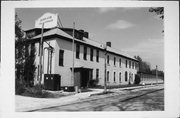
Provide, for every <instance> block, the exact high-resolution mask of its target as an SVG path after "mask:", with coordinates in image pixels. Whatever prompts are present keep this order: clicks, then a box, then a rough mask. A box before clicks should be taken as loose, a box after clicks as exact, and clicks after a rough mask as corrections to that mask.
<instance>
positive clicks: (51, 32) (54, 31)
mask: <svg viewBox="0 0 180 118" xmlns="http://www.w3.org/2000/svg"><path fill="white" fill-rule="evenodd" d="M51 35H59V36H62V37H66V38H68V39H70V40H73V37H72V36H71V35H69V34H68V33H66V32H64V31H63V30H61V29H59V28H53V29H51V30H49V31H47V32H44V33H43V37H46V36H51ZM37 38H41V34H39V35H37V36H35V37H33V38H32V39H37ZM74 40H75V41H77V42H81V43H83V44H88V45H91V46H94V47H96V48H100V49H102V50H104V45H103V44H101V43H99V42H96V41H93V40H91V39H87V38H85V37H83V40H79V39H76V38H74ZM107 51H108V52H111V53H115V54H117V55H121V56H123V57H127V58H130V59H133V60H136V61H137V59H135V58H134V57H132V56H130V55H128V54H127V53H125V52H123V51H120V50H117V49H114V48H112V47H108V46H107Z"/></svg>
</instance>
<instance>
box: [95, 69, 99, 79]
mask: <svg viewBox="0 0 180 118" xmlns="http://www.w3.org/2000/svg"><path fill="white" fill-rule="evenodd" d="M98 78H99V69H96V79H98Z"/></svg>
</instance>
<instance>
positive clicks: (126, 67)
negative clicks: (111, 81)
mask: <svg viewBox="0 0 180 118" xmlns="http://www.w3.org/2000/svg"><path fill="white" fill-rule="evenodd" d="M126 68H127V60H126Z"/></svg>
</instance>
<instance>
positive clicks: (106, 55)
mask: <svg viewBox="0 0 180 118" xmlns="http://www.w3.org/2000/svg"><path fill="white" fill-rule="evenodd" d="M40 31H41V29H38V28H35V29H31V30H28V31H26V34H27V36H28V37H30V42H31V44H32V43H34V44H35V47H36V58H35V64H36V66H37V69H36V73H35V78H34V84H37V83H38V81H39V76H40V75H39V68H40V67H39V57H40V56H39V55H40V54H39V52H40V50H39V49H40V48H39V42H40V38H41V33H40ZM73 34H74V40H73ZM88 35H89V34H88V32H85V31H84V30H76V29H75V30H74V33H73V29H71V28H58V27H55V28H51V29H45V30H44V33H43V58H42V63H43V64H42V69H43V72H42V73H43V76H42V77H43V78H42V81H41V83H42V84H43V83H44V74H59V75H60V76H61V80H60V81H61V82H60V84H61V85H60V86H61V87H74V86H79V87H87V86H88V85H89V83H90V82H91V81H92V80H96V82H97V84H98V85H101V86H104V78H105V76H104V75H105V65H106V69H107V71H106V78H107V85H108V86H117V85H125V84H133V82H134V79H135V74H136V73H137V70H138V66H137V65H138V61H137V60H136V59H135V58H133V57H131V56H129V55H128V54H126V53H124V52H121V51H118V50H116V49H113V48H112V47H111V45H108V46H104V45H103V44H100V43H98V42H96V41H94V40H92V39H89V38H88ZM73 42H74V54H73ZM73 55H74V57H73ZM73 60H74V61H73ZM105 60H106V62H105ZM73 68H74V69H73ZM73 70H74V77H73V74H72V71H73Z"/></svg>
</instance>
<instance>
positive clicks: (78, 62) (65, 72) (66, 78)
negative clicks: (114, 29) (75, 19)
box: [34, 38, 137, 86]
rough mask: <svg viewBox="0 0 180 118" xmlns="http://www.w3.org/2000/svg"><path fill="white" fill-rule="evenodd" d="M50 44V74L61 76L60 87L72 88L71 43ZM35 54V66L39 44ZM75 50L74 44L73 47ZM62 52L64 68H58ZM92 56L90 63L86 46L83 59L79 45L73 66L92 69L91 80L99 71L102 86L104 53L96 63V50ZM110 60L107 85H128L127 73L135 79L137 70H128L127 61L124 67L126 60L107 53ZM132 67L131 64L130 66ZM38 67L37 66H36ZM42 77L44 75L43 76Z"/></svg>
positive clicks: (58, 42) (53, 41)
mask: <svg viewBox="0 0 180 118" xmlns="http://www.w3.org/2000/svg"><path fill="white" fill-rule="evenodd" d="M47 42H48V43H50V45H51V46H52V47H54V49H55V50H54V53H53V56H52V57H53V58H52V74H60V75H61V86H73V85H74V81H73V80H72V79H71V69H70V68H72V62H73V61H72V60H73V57H72V55H73V53H72V42H70V41H67V40H63V39H59V38H55V39H52V40H49V41H47ZM35 46H36V50H37V54H36V60H35V63H36V65H38V64H39V56H38V51H39V43H36V44H35ZM44 47H48V45H47V44H46V43H44ZM74 48H76V44H75V46H74ZM60 49H61V50H64V66H59V50H60ZM93 51H94V56H93V61H90V47H88V46H87V60H84V59H83V52H84V45H81V44H80V58H79V59H76V51H75V50H74V59H75V60H74V62H75V63H74V66H75V67H82V66H83V67H84V68H92V69H93V79H96V69H99V83H98V84H99V85H102V86H103V85H104V61H105V55H104V54H105V52H104V51H101V50H99V62H96V48H93ZM107 55H109V57H110V60H109V65H108V64H107V71H109V82H108V83H107V85H123V84H128V83H129V73H130V72H131V73H133V79H134V78H135V74H136V73H137V69H135V68H134V69H132V66H131V68H129V59H127V60H128V67H127V68H126V67H125V61H126V58H124V57H120V56H116V55H114V54H110V53H108V54H107ZM114 57H116V66H114ZM119 58H121V67H119ZM131 65H132V64H131ZM37 67H38V66H37ZM125 71H127V72H128V81H126V82H125ZM37 72H38V68H37V69H36V78H35V81H34V83H35V84H36V83H37V82H38V81H37ZM43 72H44V73H43V74H46V73H47V51H45V52H44V71H43ZM114 72H116V81H115V82H114ZM120 72H121V82H120V81H119V73H120ZM43 76H44V75H43ZM42 83H44V79H42Z"/></svg>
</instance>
